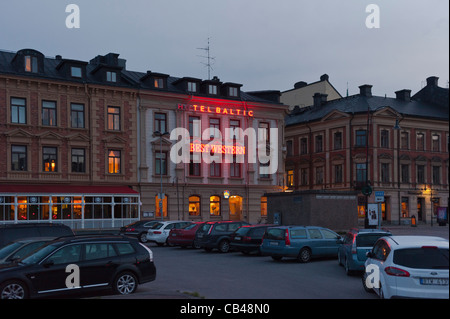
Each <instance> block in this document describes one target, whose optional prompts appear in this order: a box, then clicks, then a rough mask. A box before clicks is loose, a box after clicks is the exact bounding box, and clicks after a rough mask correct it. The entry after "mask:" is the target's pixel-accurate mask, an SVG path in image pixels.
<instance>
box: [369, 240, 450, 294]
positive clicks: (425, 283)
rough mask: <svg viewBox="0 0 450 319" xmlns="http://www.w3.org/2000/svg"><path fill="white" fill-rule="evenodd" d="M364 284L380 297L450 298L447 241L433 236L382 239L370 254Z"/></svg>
mask: <svg viewBox="0 0 450 319" xmlns="http://www.w3.org/2000/svg"><path fill="white" fill-rule="evenodd" d="M367 257H368V258H367V261H366V263H365V272H364V276H363V279H362V281H363V286H364V288H365V289H366V291H374V292H375V293H377V294H378V295H379V296H380V298H386V299H388V298H392V297H400V298H432V299H437V298H439V299H441V298H442V299H448V298H449V286H448V279H449V262H448V240H447V239H444V238H440V237H430V236H390V237H382V238H380V239H379V240H378V241H377V242H376V243H375V245H374V246H373V249H372V251H371V252H368V253H367Z"/></svg>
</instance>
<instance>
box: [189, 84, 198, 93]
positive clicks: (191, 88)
mask: <svg viewBox="0 0 450 319" xmlns="http://www.w3.org/2000/svg"><path fill="white" fill-rule="evenodd" d="M187 90H188V92H197V83H195V82H188V83H187Z"/></svg>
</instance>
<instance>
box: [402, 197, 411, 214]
mask: <svg viewBox="0 0 450 319" xmlns="http://www.w3.org/2000/svg"><path fill="white" fill-rule="evenodd" d="M402 217H409V198H408V197H402Z"/></svg>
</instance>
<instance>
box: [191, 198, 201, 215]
mask: <svg viewBox="0 0 450 319" xmlns="http://www.w3.org/2000/svg"><path fill="white" fill-rule="evenodd" d="M189 216H200V197H199V196H190V197H189Z"/></svg>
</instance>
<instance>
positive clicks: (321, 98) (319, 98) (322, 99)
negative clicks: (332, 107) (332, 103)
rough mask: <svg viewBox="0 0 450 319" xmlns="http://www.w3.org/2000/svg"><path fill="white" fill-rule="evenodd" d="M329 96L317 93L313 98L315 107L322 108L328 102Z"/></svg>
mask: <svg viewBox="0 0 450 319" xmlns="http://www.w3.org/2000/svg"><path fill="white" fill-rule="evenodd" d="M327 96H328V94H322V93H315V94H314V96H313V99H314V107H320V106H322V105H323V104H325V103H326V102H327Z"/></svg>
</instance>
